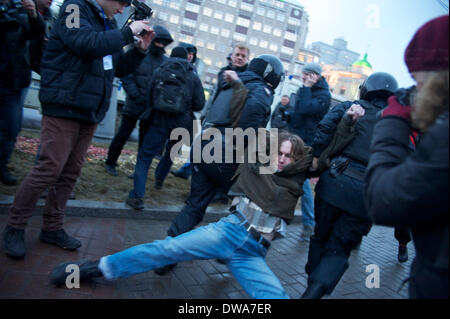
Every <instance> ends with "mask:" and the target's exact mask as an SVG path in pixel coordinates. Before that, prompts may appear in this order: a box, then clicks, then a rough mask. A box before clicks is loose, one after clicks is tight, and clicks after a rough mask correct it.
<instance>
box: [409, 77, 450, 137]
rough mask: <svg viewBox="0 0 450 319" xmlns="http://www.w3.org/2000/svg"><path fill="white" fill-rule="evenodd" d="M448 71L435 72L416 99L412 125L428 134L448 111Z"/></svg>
mask: <svg viewBox="0 0 450 319" xmlns="http://www.w3.org/2000/svg"><path fill="white" fill-rule="evenodd" d="M448 85H449V81H448V70H445V71H433V72H432V73H431V74H430V76H429V77H428V78H427V80H426V81H425V83H424V84H423V86H422V88H421V90H420V91H418V92H417V95H416V96H415V98H414V106H413V110H412V113H411V118H412V124H413V126H414V127H416V128H418V129H419V130H420V131H421V132H426V131H427V130H428V128H430V126H432V125H433V123H434V122H435V121H436V119H437V118H438V116H439V115H441V114H442V113H443V112H445V111H446V110H448V94H449V88H448Z"/></svg>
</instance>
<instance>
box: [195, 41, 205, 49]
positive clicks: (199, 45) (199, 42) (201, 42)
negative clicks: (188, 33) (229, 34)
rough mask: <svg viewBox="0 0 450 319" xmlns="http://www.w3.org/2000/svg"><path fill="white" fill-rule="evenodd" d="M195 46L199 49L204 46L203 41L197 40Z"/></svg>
mask: <svg viewBox="0 0 450 319" xmlns="http://www.w3.org/2000/svg"><path fill="white" fill-rule="evenodd" d="M196 44H197V46H198V47H200V48H201V47H204V46H205V42H203V40H197V42H196Z"/></svg>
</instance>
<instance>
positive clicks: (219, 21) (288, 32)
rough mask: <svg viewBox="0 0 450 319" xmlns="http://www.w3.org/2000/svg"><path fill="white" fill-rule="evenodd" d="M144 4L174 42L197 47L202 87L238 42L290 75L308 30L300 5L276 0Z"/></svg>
mask: <svg viewBox="0 0 450 319" xmlns="http://www.w3.org/2000/svg"><path fill="white" fill-rule="evenodd" d="M146 4H147V5H149V6H150V7H151V8H152V9H153V11H154V15H153V18H152V24H159V25H163V26H165V27H166V28H167V29H168V30H169V31H170V32H171V34H172V36H173V38H174V39H175V44H176V43H178V42H180V41H181V42H187V43H191V44H193V45H195V46H196V47H197V49H198V54H197V56H198V57H199V58H200V59H201V60H202V61H203V63H204V70H203V72H202V73H201V74H200V77H201V80H202V82H203V84H204V86H205V88H207V89H210V88H212V87H213V86H214V84H215V82H216V80H217V73H218V71H219V70H220V68H222V67H224V66H226V65H227V63H228V62H227V59H226V58H227V56H228V55H229V54H230V53H231V50H232V46H233V45H234V44H235V43H238V42H239V43H244V44H246V45H247V46H248V47H249V49H250V58H254V57H256V56H258V55H261V54H273V55H275V56H277V57H279V58H280V60H281V61H282V62H283V64H284V66H285V69H286V71H287V74H290V73H292V72H293V71H294V67H295V61H296V58H297V55H298V52H299V49H301V48H303V47H304V45H305V40H306V35H307V32H308V19H309V18H308V15H307V13H306V12H305V10H304V8H303V7H302V6H300V5H295V4H291V3H288V2H283V1H279V0H151V1H148V0H146ZM173 46H174V44H173V45H172V46H171V47H173ZM171 47H170V48H171ZM170 48H169V50H170Z"/></svg>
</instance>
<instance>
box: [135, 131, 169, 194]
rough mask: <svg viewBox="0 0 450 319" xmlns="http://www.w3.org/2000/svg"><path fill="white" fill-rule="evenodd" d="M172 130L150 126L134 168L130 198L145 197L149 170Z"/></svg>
mask: <svg viewBox="0 0 450 319" xmlns="http://www.w3.org/2000/svg"><path fill="white" fill-rule="evenodd" d="M170 131H171V130H170V129H168V128H163V127H158V126H153V125H151V126H150V127H149V128H148V131H147V133H146V134H145V137H144V141H143V142H142V146H141V148H140V149H139V152H138V156H137V161H136V168H135V169H134V188H133V190H132V191H131V192H130V194H129V197H130V198H143V197H144V195H145V184H146V183H147V175H148V170H149V168H150V165H151V164H152V161H153V158H154V157H155V155H156V154H157V153H158V152H159V151H161V150H162V149H163V148H164V145H165V144H166V141H167V139H168V138H169V136H170Z"/></svg>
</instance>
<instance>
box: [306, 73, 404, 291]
mask: <svg viewBox="0 0 450 319" xmlns="http://www.w3.org/2000/svg"><path fill="white" fill-rule="evenodd" d="M397 86H398V85H397V81H396V80H395V79H394V78H393V77H392V76H391V75H390V74H388V73H384V72H378V73H373V74H372V75H371V76H369V77H368V78H367V79H366V81H365V82H364V83H363V84H362V86H361V88H360V100H358V101H354V102H352V101H348V102H344V103H342V104H339V105H336V106H334V107H333V108H332V109H331V110H330V111H329V112H328V113H327V114H326V115H325V117H324V118H323V120H322V121H321V122H320V123H319V125H318V127H317V131H316V135H315V137H314V141H313V143H312V147H313V154H314V160H313V168H314V169H315V168H316V164H317V159H318V158H319V157H320V155H321V154H322V152H324V150H325V149H326V148H327V146H328V145H329V144H330V142H331V141H332V139H333V136H334V135H335V132H336V130H337V126H338V123H339V122H340V121H341V119H342V118H343V117H347V118H349V119H350V120H351V121H353V122H355V124H354V131H355V134H354V138H353V139H352V140H350V141H349V142H348V144H347V145H343V146H342V147H341V148H342V150H341V151H340V152H339V153H337V154H335V155H333V156H332V158H331V166H330V168H329V169H326V170H325V171H323V173H321V174H320V178H319V182H318V183H317V185H316V189H315V191H316V196H315V202H314V204H315V205H314V206H315V210H314V215H315V221H316V225H315V228H314V234H313V235H312V236H311V239H310V242H309V252H308V262H307V264H306V267H305V270H306V273H307V274H308V288H307V289H306V291H305V292H304V294H303V296H302V298H306V299H319V298H322V297H323V296H324V295H325V294H330V293H331V292H332V291H333V289H334V287H335V286H336V285H337V284H338V282H339V280H340V278H341V277H342V275H343V274H344V272H345V271H346V269H347V267H348V258H349V256H350V252H351V251H352V249H354V248H355V247H356V246H357V245H358V244H359V243H360V242H361V240H362V237H363V236H365V235H367V234H368V232H369V230H370V228H371V226H372V223H371V220H370V218H369V216H368V214H367V210H366V208H365V206H364V196H363V191H364V171H365V168H366V166H367V163H368V161H369V144H370V140H371V138H372V132H373V128H374V126H375V123H376V121H377V114H378V113H379V112H380V111H381V110H382V109H383V108H384V107H386V105H387V98H388V97H389V96H390V95H392V94H393V93H394V92H395V90H396V89H397Z"/></svg>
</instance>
